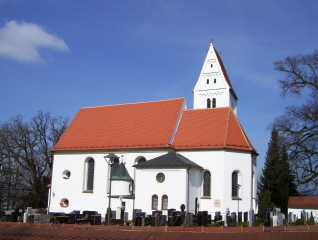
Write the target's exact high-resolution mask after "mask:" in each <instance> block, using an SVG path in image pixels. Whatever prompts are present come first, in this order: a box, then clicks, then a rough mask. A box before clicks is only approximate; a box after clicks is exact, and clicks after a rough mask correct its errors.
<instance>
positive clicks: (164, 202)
mask: <svg viewBox="0 0 318 240" xmlns="http://www.w3.org/2000/svg"><path fill="white" fill-rule="evenodd" d="M161 203H162V206H161V210H167V209H168V196H167V195H163V196H162V201H161Z"/></svg>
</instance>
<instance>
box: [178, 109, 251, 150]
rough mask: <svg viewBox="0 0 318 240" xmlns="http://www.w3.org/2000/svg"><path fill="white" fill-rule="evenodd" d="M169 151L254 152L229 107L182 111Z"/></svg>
mask: <svg viewBox="0 0 318 240" xmlns="http://www.w3.org/2000/svg"><path fill="white" fill-rule="evenodd" d="M173 147H174V148H176V149H191V148H202V149H203V148H229V149H241V150H249V151H255V149H254V148H253V146H252V144H251V143H250V141H249V140H248V138H247V136H246V134H245V132H244V131H243V129H242V127H241V125H240V123H239V121H238V119H237V117H236V115H235V113H234V112H233V110H232V108H230V107H225V108H208V109H195V110H185V111H184V113H183V116H182V119H181V123H180V125H179V128H178V132H177V134H176V136H175V139H174V141H173Z"/></svg>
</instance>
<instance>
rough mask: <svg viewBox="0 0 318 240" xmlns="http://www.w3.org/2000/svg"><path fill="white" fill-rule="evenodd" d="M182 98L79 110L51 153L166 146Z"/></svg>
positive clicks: (182, 104) (183, 100) (181, 103)
mask: <svg viewBox="0 0 318 240" xmlns="http://www.w3.org/2000/svg"><path fill="white" fill-rule="evenodd" d="M184 104H185V99H184V98H178V99H172V100H164V101H156V102H144V103H132V104H120V105H111V106H102V107H91V108H82V109H81V110H80V111H79V112H78V113H77V115H76V116H75V118H74V120H73V121H72V122H71V124H70V125H69V127H68V128H67V130H66V131H65V133H64V134H63V136H62V137H61V139H60V140H59V142H58V143H57V144H56V145H55V146H54V148H53V149H52V151H59V150H92V149H122V148H153V147H156V148H158V147H167V146H168V143H169V139H170V138H171V134H172V133H173V129H174V128H175V125H176V123H177V119H178V117H179V114H180V112H181V111H182V110H183V109H182V108H183V107H184Z"/></svg>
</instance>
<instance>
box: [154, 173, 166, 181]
mask: <svg viewBox="0 0 318 240" xmlns="http://www.w3.org/2000/svg"><path fill="white" fill-rule="evenodd" d="M165 178H166V177H165V175H164V174H163V173H158V174H157V176H156V179H157V181H158V182H160V183H163V182H164V181H165Z"/></svg>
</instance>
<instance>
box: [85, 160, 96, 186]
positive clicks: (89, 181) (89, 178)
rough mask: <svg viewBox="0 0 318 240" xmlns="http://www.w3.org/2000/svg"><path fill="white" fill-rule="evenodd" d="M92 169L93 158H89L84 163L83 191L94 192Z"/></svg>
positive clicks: (93, 165) (93, 164)
mask: <svg viewBox="0 0 318 240" xmlns="http://www.w3.org/2000/svg"><path fill="white" fill-rule="evenodd" d="M94 168H95V161H94V159H93V158H89V159H87V160H86V161H85V178H86V179H85V180H86V181H85V191H93V190H94Z"/></svg>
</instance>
